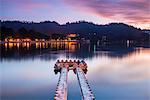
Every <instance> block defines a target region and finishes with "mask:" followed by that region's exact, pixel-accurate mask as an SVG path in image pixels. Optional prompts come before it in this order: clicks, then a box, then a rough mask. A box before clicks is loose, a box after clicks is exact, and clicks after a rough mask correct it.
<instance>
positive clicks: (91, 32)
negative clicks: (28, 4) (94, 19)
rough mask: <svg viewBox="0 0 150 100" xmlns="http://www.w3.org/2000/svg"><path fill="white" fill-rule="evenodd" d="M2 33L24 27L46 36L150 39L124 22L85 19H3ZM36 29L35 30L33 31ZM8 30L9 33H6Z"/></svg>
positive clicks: (147, 35)
mask: <svg viewBox="0 0 150 100" xmlns="http://www.w3.org/2000/svg"><path fill="white" fill-rule="evenodd" d="M0 27H1V34H8V33H10V32H9V31H6V30H8V29H9V30H10V31H12V33H14V34H16V33H18V30H20V29H24V31H25V30H26V32H28V34H29V32H30V33H32V35H33V37H34V33H39V34H44V36H51V35H52V34H66V33H77V34H79V36H80V37H84V38H88V39H92V38H93V37H94V36H95V35H96V36H95V37H96V38H100V37H101V36H104V35H105V36H108V37H109V38H110V39H111V40H116V39H119V40H121V39H131V40H132V39H134V40H143V41H148V40H149V34H147V33H145V32H143V31H142V30H141V29H137V28H135V27H133V26H129V25H127V24H123V23H110V24H107V25H97V24H93V23H89V22H85V21H79V22H74V23H66V24H64V25H60V24H59V23H57V22H55V21H52V22H51V21H45V22H39V23H34V22H20V21H1V26H0ZM32 31H34V32H32ZM6 32H7V33H6ZM2 36H3V35H2Z"/></svg>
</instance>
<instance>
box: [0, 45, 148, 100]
mask: <svg viewBox="0 0 150 100" xmlns="http://www.w3.org/2000/svg"><path fill="white" fill-rule="evenodd" d="M58 59H60V60H61V59H64V60H66V59H79V60H85V62H86V63H87V65H88V71H87V74H86V77H87V79H88V81H89V84H90V87H91V89H92V91H93V93H94V96H95V98H96V100H150V48H149V47H144V46H142V47H141V46H138V47H133V46H130V45H128V46H124V45H119V46H116V45H98V44H86V43H76V42H52V43H35V44H30V43H22V44H20V43H5V44H1V56H0V65H1V66H0V71H1V72H0V74H1V75H0V90H1V91H0V93H1V99H2V100H53V97H54V93H55V89H56V85H57V82H58V78H59V73H58V74H55V73H54V64H55V63H56V61H57V60H58ZM81 99H82V98H81V92H80V88H79V84H78V80H77V76H76V75H75V74H74V73H73V71H69V75H68V100H81Z"/></svg>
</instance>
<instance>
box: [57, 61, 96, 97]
mask: <svg viewBox="0 0 150 100" xmlns="http://www.w3.org/2000/svg"><path fill="white" fill-rule="evenodd" d="M54 68H55V69H54V71H55V72H57V71H58V72H60V77H59V80H58V84H57V87H56V92H55V96H54V100H67V78H68V71H69V70H73V71H74V72H75V73H76V75H77V79H78V82H79V86H80V89H81V94H82V99H83V100H95V97H94V95H93V93H92V90H91V89H90V86H89V84H88V81H87V78H86V77H85V73H86V72H87V64H86V63H85V62H84V61H79V60H78V61H76V60H74V61H71V60H70V61H67V60H66V61H63V60H61V61H59V60H58V61H57V62H56V64H55V66H54ZM56 74H57V73H56Z"/></svg>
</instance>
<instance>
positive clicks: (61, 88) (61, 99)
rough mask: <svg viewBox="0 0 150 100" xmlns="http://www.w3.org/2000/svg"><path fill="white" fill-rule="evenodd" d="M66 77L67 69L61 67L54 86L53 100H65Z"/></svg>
mask: <svg viewBox="0 0 150 100" xmlns="http://www.w3.org/2000/svg"><path fill="white" fill-rule="evenodd" d="M67 77H68V69H67V68H62V69H61V72H60V76H59V80H58V84H57V87H56V92H55V96H54V100H67Z"/></svg>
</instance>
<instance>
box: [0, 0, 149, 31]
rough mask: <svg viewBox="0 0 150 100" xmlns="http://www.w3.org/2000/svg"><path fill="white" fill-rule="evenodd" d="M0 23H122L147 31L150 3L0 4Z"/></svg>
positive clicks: (43, 0)
mask: <svg viewBox="0 0 150 100" xmlns="http://www.w3.org/2000/svg"><path fill="white" fill-rule="evenodd" d="M0 15H1V16H0V19H1V20H20V21H34V22H40V21H48V20H49V21H56V22H58V23H60V24H65V23H66V22H76V21H83V20H85V21H88V22H93V23H95V24H108V23H112V22H121V23H126V24H129V25H133V26H134V27H137V28H141V29H150V0H0Z"/></svg>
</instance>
